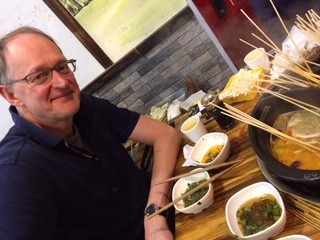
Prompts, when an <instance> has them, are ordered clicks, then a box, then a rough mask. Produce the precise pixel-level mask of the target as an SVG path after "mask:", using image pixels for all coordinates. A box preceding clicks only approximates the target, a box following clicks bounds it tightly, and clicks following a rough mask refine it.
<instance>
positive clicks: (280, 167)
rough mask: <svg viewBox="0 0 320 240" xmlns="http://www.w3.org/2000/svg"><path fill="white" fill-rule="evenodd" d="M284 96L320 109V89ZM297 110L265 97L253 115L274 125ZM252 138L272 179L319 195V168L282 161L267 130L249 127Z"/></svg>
mask: <svg viewBox="0 0 320 240" xmlns="http://www.w3.org/2000/svg"><path fill="white" fill-rule="evenodd" d="M282 94H284V95H287V96H289V97H292V98H295V99H298V100H301V101H303V102H306V103H310V104H312V105H315V106H320V88H297V89H293V90H288V91H286V92H282ZM294 110H300V108H299V107H298V106H295V105H293V104H291V103H288V102H287V101H285V100H283V99H281V98H279V97H275V96H273V95H270V94H264V95H263V96H262V97H261V99H260V100H259V102H258V103H257V105H256V106H255V108H254V110H253V112H252V116H253V117H254V118H256V119H258V120H260V121H262V122H264V123H266V124H268V125H269V126H273V124H274V122H275V120H276V118H277V117H278V115H280V114H282V113H286V112H290V111H294ZM249 137H250V142H251V145H252V147H253V149H254V151H255V152H256V154H257V157H258V158H259V159H260V160H262V161H263V163H264V164H265V166H266V168H267V169H268V171H269V172H270V174H271V175H272V176H273V177H275V178H278V179H279V180H282V181H285V182H286V183H287V184H289V185H292V186H293V187H294V188H296V189H299V190H300V191H303V192H307V193H309V194H313V195H319V196H320V191H318V190H317V189H318V187H320V169H319V170H300V169H296V168H291V167H288V166H286V165H284V164H282V163H281V162H279V161H278V160H277V159H276V158H275V157H274V156H273V154H272V152H271V146H270V133H269V132H267V131H264V130H262V129H259V128H256V127H253V126H249Z"/></svg>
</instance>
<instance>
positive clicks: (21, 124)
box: [9, 105, 64, 148]
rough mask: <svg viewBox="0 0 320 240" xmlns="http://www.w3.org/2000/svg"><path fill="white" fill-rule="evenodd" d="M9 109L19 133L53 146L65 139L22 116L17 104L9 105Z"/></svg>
mask: <svg viewBox="0 0 320 240" xmlns="http://www.w3.org/2000/svg"><path fill="white" fill-rule="evenodd" d="M9 111H10V114H11V117H12V120H13V122H14V124H15V126H14V128H15V129H16V133H17V134H21V135H23V136H25V137H27V138H31V139H33V140H34V141H37V142H38V143H40V144H42V145H46V146H48V147H51V148H53V147H56V146H58V145H59V144H61V143H63V141H64V140H63V139H62V138H60V137H57V136H55V135H53V134H51V133H48V132H47V131H44V130H43V129H41V128H39V127H37V126H36V125H34V124H32V123H31V122H29V121H28V120H26V119H24V118H23V117H21V116H20V115H19V113H18V111H17V109H16V107H15V106H12V105H11V106H10V107H9Z"/></svg>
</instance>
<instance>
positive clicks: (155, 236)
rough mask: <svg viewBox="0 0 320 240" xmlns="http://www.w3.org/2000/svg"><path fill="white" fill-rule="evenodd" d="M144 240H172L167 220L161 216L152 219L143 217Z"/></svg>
mask: <svg viewBox="0 0 320 240" xmlns="http://www.w3.org/2000/svg"><path fill="white" fill-rule="evenodd" d="M144 228H145V240H173V239H174V237H173V234H172V233H171V231H170V230H169V227H168V224H167V220H166V218H165V217H164V216H162V215H157V216H154V217H152V218H148V217H145V219H144Z"/></svg>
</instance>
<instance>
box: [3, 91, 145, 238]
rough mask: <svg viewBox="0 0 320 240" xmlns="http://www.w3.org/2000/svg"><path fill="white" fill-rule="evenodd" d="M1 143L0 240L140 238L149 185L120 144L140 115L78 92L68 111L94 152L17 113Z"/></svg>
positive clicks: (142, 231)
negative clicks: (74, 110) (72, 108)
mask: <svg viewBox="0 0 320 240" xmlns="http://www.w3.org/2000/svg"><path fill="white" fill-rule="evenodd" d="M10 112H11V114H12V118H13V121H14V123H15V125H14V126H13V127H12V128H11V129H10V130H9V132H8V134H7V135H6V136H5V137H4V139H3V140H2V141H1V143H0V239H10V240H12V239H32V240H35V239H59V240H62V239H77V240H79V239H108V240H112V239H125V240H128V239H130V240H134V239H144V228H143V218H144V215H143V210H144V207H145V205H146V201H147V196H148V191H149V190H148V185H147V183H146V180H145V177H144V174H143V173H142V172H141V170H139V169H138V168H137V167H136V165H135V164H134V162H133V160H132V159H131V157H130V155H129V154H128V153H127V151H126V150H125V149H124V147H123V145H122V143H123V142H125V141H126V140H127V138H128V137H129V135H130V134H131V132H132V131H133V129H134V127H135V125H136V123H137V121H138V119H139V114H137V113H134V112H131V111H128V110H126V109H121V108H117V107H116V106H114V105H112V104H111V103H109V102H108V101H107V100H103V99H98V98H95V97H93V96H89V95H84V94H82V96H81V107H80V110H79V112H78V113H77V114H76V115H75V117H74V123H75V125H76V126H77V128H78V130H79V133H80V135H81V137H82V138H84V139H85V140H86V141H87V142H88V143H89V144H90V146H91V148H92V150H93V152H94V155H92V154H84V153H83V152H81V151H78V150H74V149H72V148H71V149H70V148H68V147H67V146H66V144H65V143H64V141H63V139H61V138H58V137H56V136H54V135H52V134H50V133H48V132H45V131H43V130H42V129H40V128H38V127H36V126H35V125H33V124H31V123H30V122H28V121H26V120H25V119H23V118H21V117H20V116H19V115H18V113H17V111H16V109H15V108H14V107H13V106H11V107H10Z"/></svg>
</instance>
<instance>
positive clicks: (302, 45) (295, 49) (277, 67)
mask: <svg viewBox="0 0 320 240" xmlns="http://www.w3.org/2000/svg"><path fill="white" fill-rule="evenodd" d="M315 47H317V44H316V42H315V41H313V40H312V39H311V38H310V36H309V35H308V34H307V32H306V31H304V30H302V29H300V28H298V27H297V26H293V27H292V28H291V30H290V36H287V37H286V39H285V40H284V41H283V42H282V54H276V55H275V58H274V60H273V61H272V69H271V71H270V74H271V78H272V79H277V78H279V76H280V75H281V74H282V73H283V72H284V71H285V70H286V69H287V67H288V66H290V65H292V63H291V62H290V60H289V59H292V60H294V61H295V62H298V63H301V62H302V58H301V56H300V54H301V53H302V54H305V53H307V52H310V51H311V50H312V49H313V48H315ZM288 57H289V59H288Z"/></svg>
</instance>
